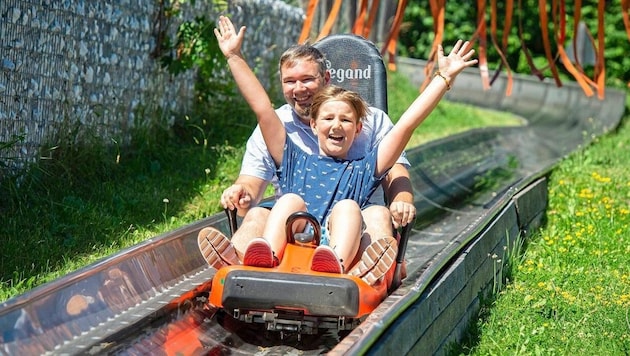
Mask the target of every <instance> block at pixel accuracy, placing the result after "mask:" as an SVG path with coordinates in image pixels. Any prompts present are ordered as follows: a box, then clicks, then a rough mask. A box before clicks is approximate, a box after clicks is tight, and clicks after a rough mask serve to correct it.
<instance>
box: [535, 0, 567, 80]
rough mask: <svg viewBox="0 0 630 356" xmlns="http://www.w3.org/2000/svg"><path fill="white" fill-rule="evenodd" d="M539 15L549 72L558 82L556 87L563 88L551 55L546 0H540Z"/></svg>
mask: <svg viewBox="0 0 630 356" xmlns="http://www.w3.org/2000/svg"><path fill="white" fill-rule="evenodd" d="M538 15H539V17H540V31H541V33H542V41H543V48H544V50H545V57H546V58H547V63H549V70H550V71H551V76H552V77H553V79H554V80H555V81H556V85H557V86H558V87H561V86H562V82H561V81H560V77H559V76H558V68H556V63H555V60H554V58H553V56H552V54H551V44H550V43H549V30H548V26H549V20H548V17H547V1H546V0H538Z"/></svg>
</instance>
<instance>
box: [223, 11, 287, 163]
mask: <svg viewBox="0 0 630 356" xmlns="http://www.w3.org/2000/svg"><path fill="white" fill-rule="evenodd" d="M245 29H246V28H245V26H242V27H241V28H240V29H239V31H238V33H237V32H236V29H235V28H234V24H232V21H231V20H230V19H229V18H227V17H225V16H220V17H219V24H218V28H215V29H214V35H215V36H216V37H217V40H218V41H219V48H221V52H223V55H225V58H226V59H227V62H228V65H229V66H230V70H231V72H232V76H233V77H234V80H235V81H236V85H238V88H239V90H240V91H241V94H242V95H243V97H244V98H245V101H247V103H248V104H249V106H250V107H251V109H252V110H253V111H254V114H256V118H257V120H258V125H259V126H260V130H261V131H262V135H263V138H264V139H265V144H266V145H267V149H268V150H269V153H270V154H271V157H273V160H274V161H275V163H276V165H280V163H281V162H282V155H283V152H284V143H285V139H286V133H285V130H284V125H283V124H282V121H280V118H279V117H278V115H277V114H276V112H275V110H274V108H273V105H272V104H271V100H270V99H269V96H268V95H267V92H265V88H263V86H262V84H260V81H258V78H256V75H255V74H254V72H253V71H252V70H251V68H249V65H248V64H247V62H246V61H245V59H244V58H243V56H242V54H241V45H242V43H243V38H244V37H245Z"/></svg>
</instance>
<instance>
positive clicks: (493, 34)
mask: <svg viewBox="0 0 630 356" xmlns="http://www.w3.org/2000/svg"><path fill="white" fill-rule="evenodd" d="M508 3H512V0H507V1H506V11H505V23H504V27H503V42H502V43H501V47H499V44H498V42H497V15H498V10H497V0H490V7H491V11H490V38H491V39H492V44H493V45H494V48H495V49H496V50H497V53H498V54H499V56H500V57H501V65H500V66H499V69H497V71H496V72H495V75H494V76H493V78H492V80H491V81H490V83H491V84H492V83H494V81H495V80H496V78H497V77H498V76H499V74H500V72H501V68H502V67H503V66H505V71H506V72H507V86H506V89H505V95H506V96H510V95H512V85H513V82H514V81H513V79H512V70H511V69H510V64H509V63H508V60H507V58H506V57H505V52H506V50H507V39H506V36H505V34H506V32H508V31H509V30H510V26H511V21H512V13H511V8H512V6H511V4H508Z"/></svg>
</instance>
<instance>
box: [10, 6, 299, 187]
mask: <svg viewBox="0 0 630 356" xmlns="http://www.w3.org/2000/svg"><path fill="white" fill-rule="evenodd" d="M161 2H162V1H160V0H103V1H88V0H42V1H28V0H3V1H1V2H0V177H2V172H3V171H4V172H5V173H6V171H7V170H9V171H15V170H19V169H20V168H22V167H24V166H25V164H26V163H27V162H33V161H36V160H37V159H38V158H39V156H40V154H41V153H40V148H41V146H42V144H44V143H50V142H47V140H50V139H51V137H53V136H54V135H55V134H58V132H57V131H58V130H60V129H61V128H66V129H67V128H68V127H76V126H77V125H81V126H82V125H87V127H88V128H89V129H90V130H89V131H90V132H93V133H94V134H95V136H97V137H99V138H102V139H103V140H104V141H105V142H108V141H110V140H112V139H118V138H120V137H124V136H125V134H126V132H127V131H126V130H127V129H128V128H129V127H131V126H132V125H138V124H141V123H142V122H143V121H145V122H146V121H147V120H151V119H152V118H150V117H146V116H149V113H152V112H153V113H155V112H165V113H167V115H168V113H170V112H174V111H179V112H181V111H182V110H186V109H187V108H188V107H189V104H190V98H191V97H192V83H193V80H192V78H193V73H187V74H185V75H183V76H182V75H180V76H178V77H177V78H171V76H170V74H169V73H168V72H166V71H165V70H164V69H163V68H161V67H160V65H159V63H158V61H157V60H156V59H154V58H153V57H152V55H151V53H152V51H154V49H155V46H156V34H157V33H158V32H159V31H160V30H164V29H163V28H159V27H160V26H159V25H158V21H156V19H158V16H159V14H160V3H161ZM224 3H227V4H228V7H227V10H225V9H222V8H219V7H218V6H214V5H213V1H203V2H202V1H196V2H195V6H194V8H192V7H190V6H191V5H190V4H191V2H190V1H186V2H183V6H184V9H183V11H182V14H183V15H182V16H180V17H179V18H177V19H172V20H173V21H170V23H168V25H167V28H166V31H167V33H168V34H169V35H170V36H171V38H173V36H174V34H175V31H176V30H177V26H178V25H179V23H181V21H184V20H193V19H194V17H195V16H200V15H204V16H205V17H206V18H207V19H213V18H215V17H217V16H218V14H219V12H220V11H226V13H228V14H230V16H231V17H232V18H233V20H234V22H235V23H237V24H246V25H247V26H248V28H249V31H248V37H247V38H248V39H247V41H246V44H245V46H246V47H245V48H244V51H245V52H246V53H248V59H251V60H252V65H253V63H254V61H255V63H256V66H257V69H258V70H259V71H261V72H262V73H275V71H276V68H277V58H278V57H279V55H280V53H281V51H282V50H283V49H284V48H286V47H287V46H289V45H291V44H293V43H295V42H296V41H297V39H298V37H299V33H300V31H301V26H302V21H303V17H304V16H303V12H302V10H301V9H298V8H294V7H291V6H288V5H286V4H285V3H284V2H282V1H277V0H276V1H274V0H249V1H246V0H240V1H239V0H237V1H225V2H224ZM158 109H159V110H158ZM143 113H145V114H143ZM138 116H142V117H138ZM166 119H167V120H169V118H166ZM12 142H14V143H12Z"/></svg>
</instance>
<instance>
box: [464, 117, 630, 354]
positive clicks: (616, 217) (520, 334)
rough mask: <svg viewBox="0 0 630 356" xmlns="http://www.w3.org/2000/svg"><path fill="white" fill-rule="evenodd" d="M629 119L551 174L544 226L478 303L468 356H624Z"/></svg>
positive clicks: (628, 325)
mask: <svg viewBox="0 0 630 356" xmlns="http://www.w3.org/2000/svg"><path fill="white" fill-rule="evenodd" d="M629 165H630V125H628V118H627V117H626V118H625V121H624V124H623V125H622V127H621V128H620V129H619V132H618V133H615V134H611V135H607V136H605V137H602V138H599V139H597V140H596V142H595V143H594V145H593V146H592V147H589V148H588V149H585V150H583V151H580V152H576V153H574V154H573V155H571V156H570V157H569V158H568V159H566V160H565V161H563V162H562V163H561V164H560V165H558V167H557V168H556V169H554V171H553V172H552V174H551V176H550V182H549V183H550V184H549V206H548V210H547V223H546V224H545V226H544V228H543V229H542V230H541V231H540V232H539V233H537V234H535V235H534V236H533V237H531V238H530V239H529V240H528V242H527V246H526V249H525V250H524V251H525V253H524V255H523V256H522V259H521V261H522V262H520V264H518V265H517V266H516V268H515V269H514V273H513V280H512V281H511V282H510V283H509V284H508V285H507V287H506V288H505V289H504V290H503V291H502V292H501V293H500V294H499V295H498V299H497V300H496V301H495V302H494V303H493V304H492V305H490V306H486V308H487V310H486V311H485V313H484V314H485V317H484V318H482V319H481V320H480V321H479V322H478V325H477V328H476V329H477V330H478V332H479V335H477V336H476V337H478V339H475V340H473V341H471V342H469V343H468V344H467V345H466V346H465V348H464V349H465V350H466V352H465V353H466V354H472V355H506V354H508V355H571V354H580V355H627V354H628V352H629V350H630V315H629V312H630V263H629V262H630V259H629V258H628V256H629V255H630V174H628V173H627V172H626V171H627V167H628V166H629Z"/></svg>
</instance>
